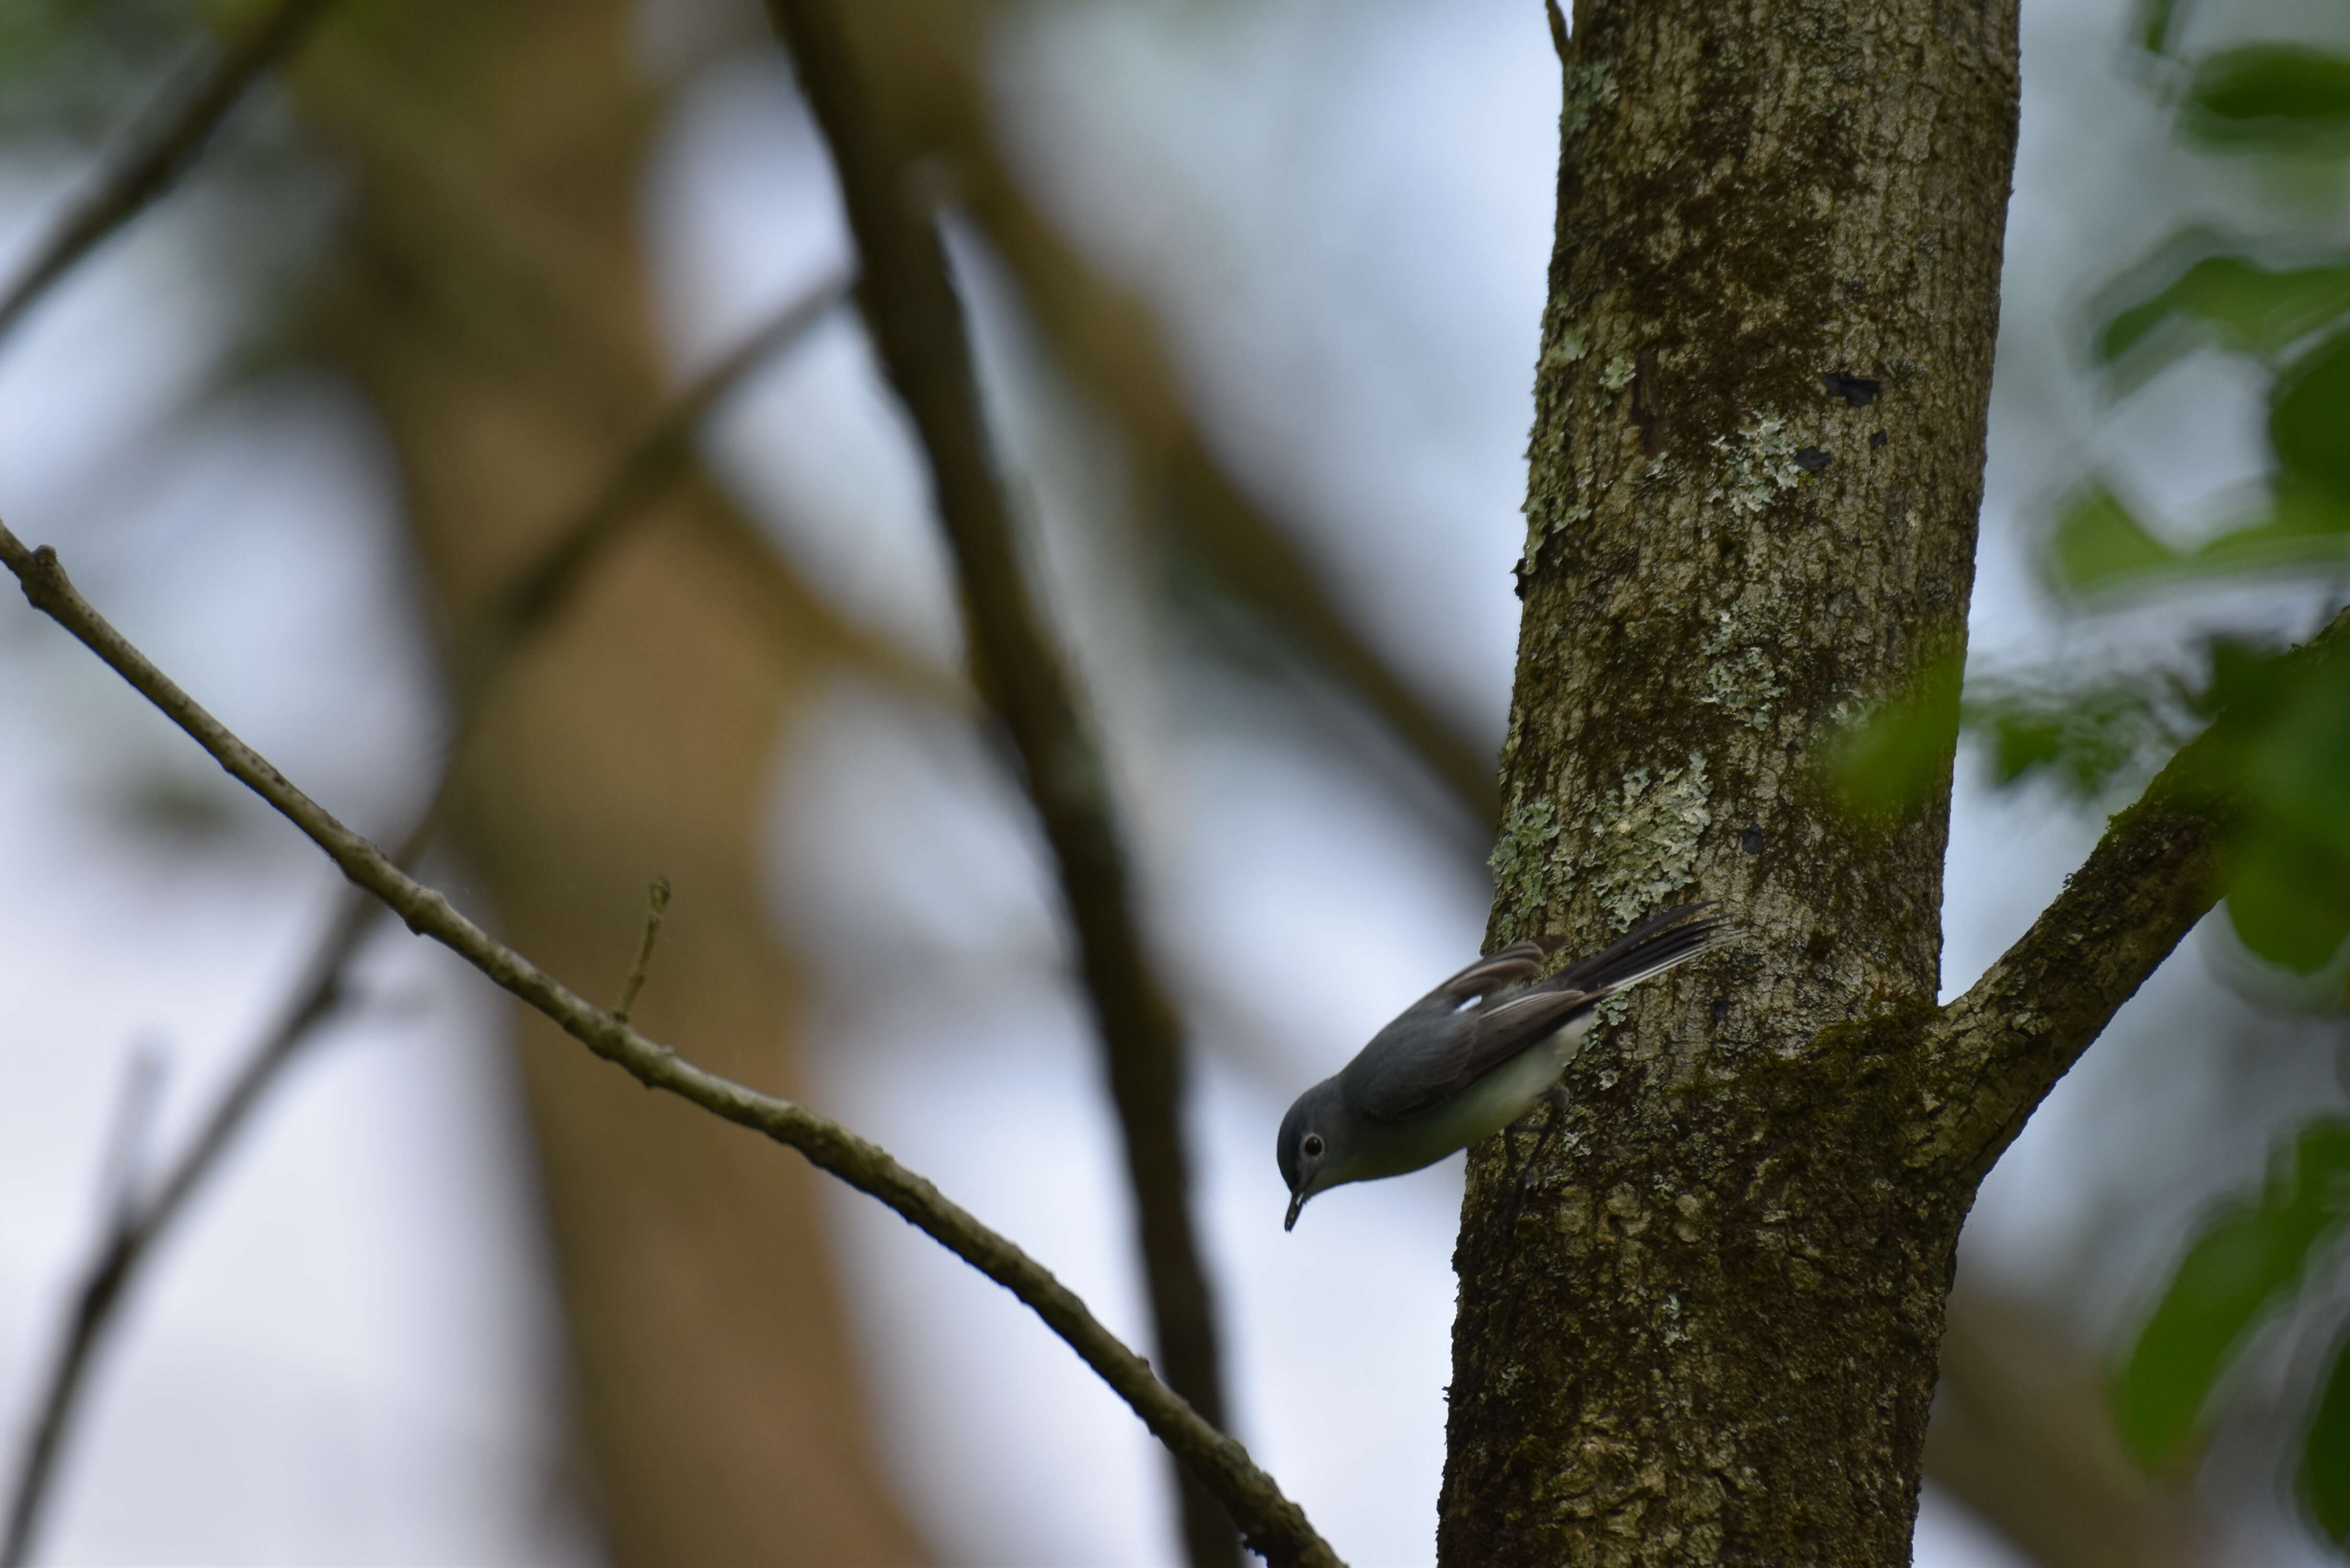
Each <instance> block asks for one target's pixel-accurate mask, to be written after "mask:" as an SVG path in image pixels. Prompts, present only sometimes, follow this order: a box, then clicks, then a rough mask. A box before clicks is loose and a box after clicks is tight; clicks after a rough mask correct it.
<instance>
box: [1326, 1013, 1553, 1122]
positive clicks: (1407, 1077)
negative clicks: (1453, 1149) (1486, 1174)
mask: <svg viewBox="0 0 2350 1568" xmlns="http://www.w3.org/2000/svg"><path fill="white" fill-rule="evenodd" d="M1598 1000H1599V998H1598V996H1596V995H1594V994H1592V993H1591V992H1581V991H1550V990H1543V991H1532V992H1525V993H1524V994H1523V995H1520V996H1513V997H1511V998H1509V999H1508V1000H1507V1001H1503V1002H1494V1003H1492V1004H1490V1005H1487V1006H1483V1007H1476V1008H1470V1009H1466V1010H1464V1011H1461V1012H1448V1013H1445V1014H1443V1015H1441V1016H1437V1017H1428V1016H1424V1015H1415V1013H1412V1012H1408V1013H1406V1014H1404V1015H1403V1016H1402V1017H1401V1018H1399V1019H1397V1020H1396V1021H1395V1022H1394V1023H1390V1024H1388V1026H1387V1027H1386V1028H1385V1029H1382V1030H1381V1031H1379V1033H1378V1038H1376V1039H1374V1040H1373V1041H1372V1042H1371V1043H1370V1044H1368V1045H1367V1046H1365V1047H1364V1048H1363V1053H1362V1054H1361V1055H1359V1056H1357V1057H1356V1058H1355V1060H1354V1061H1352V1062H1350V1063H1348V1064H1347V1070H1346V1071H1345V1072H1344V1073H1342V1074H1341V1075H1339V1083H1340V1092H1341V1093H1343V1094H1345V1095H1346V1096H1347V1099H1348V1101H1349V1102H1350V1103H1351V1104H1352V1105H1353V1106H1354V1108H1355V1109H1356V1110H1357V1112H1359V1113H1361V1114H1362V1115H1364V1116H1368V1117H1370V1118H1371V1119H1372V1120H1373V1121H1393V1120H1395V1119H1397V1118H1398V1117H1401V1116H1410V1115H1412V1114H1413V1113H1415V1112H1417V1111H1421V1110H1425V1109H1427V1108H1428V1107H1429V1106H1436V1105H1441V1104H1442V1103H1444V1102H1445V1101H1446V1100H1449V1099H1451V1097H1452V1096H1455V1095H1457V1094H1459V1093H1461V1090H1463V1089H1465V1088H1467V1087H1468V1086H1469V1085H1471V1084H1473V1083H1475V1082H1476V1081H1477V1080H1478V1079H1480V1078H1482V1077H1483V1076H1484V1075H1486V1074H1488V1073H1490V1072H1492V1071H1493V1069H1494V1068H1496V1067H1499V1066H1501V1065H1503V1064H1505V1063H1507V1062H1509V1061H1511V1060H1513V1058H1515V1057H1516V1056H1517V1055H1518V1054H1519V1053H1520V1052H1523V1051H1525V1050H1527V1049H1529V1048H1531V1047H1532V1046H1534V1045H1535V1044H1539V1043H1541V1042H1542V1041H1544V1040H1545V1039H1547V1038H1549V1036H1550V1035H1551V1033H1553V1032H1554V1031H1555V1030H1556V1029H1557V1028H1558V1027H1559V1026H1560V1025H1561V1024H1564V1023H1567V1022H1569V1021H1570V1020H1572V1019H1573V1018H1574V1017H1575V1014H1576V1013H1578V1012H1583V1011H1584V1010H1585V1009H1586V1008H1588V1007H1590V1006H1591V1005H1592V1004H1593V1003H1594V1002H1597V1001H1598Z"/></svg>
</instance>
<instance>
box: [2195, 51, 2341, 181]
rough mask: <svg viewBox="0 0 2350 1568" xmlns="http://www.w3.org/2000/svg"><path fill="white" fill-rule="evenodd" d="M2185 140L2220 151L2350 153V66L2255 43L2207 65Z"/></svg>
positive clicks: (2198, 78) (2200, 73)
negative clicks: (2197, 142)
mask: <svg viewBox="0 0 2350 1568" xmlns="http://www.w3.org/2000/svg"><path fill="white" fill-rule="evenodd" d="M2178 129H2179V131H2180V133H2181V134H2182V135H2184V136H2186V137H2188V138H2189V139H2190V140H2195V141H2199V142H2200V143H2202V144H2203V145H2204V146H2206V147H2210V148H2212V149H2214V150H2216V151H2230V152H2260V153H2270V154H2275V153H2320V154H2334V153H2344V152H2350V59H2345V58H2344V57H2342V56H2340V55H2335V54H2330V53H2328V52H2326V51H2324V50H2322V49H2313V48H2307V47H2303V46H2301V45H2298V44H2248V45H2246V46H2244V47H2241V48H2234V49H2224V50H2221V51H2220V53H2218V54H2216V55H2212V56H2210V57H2208V58H2206V59H2204V60H2203V61H2201V62H2200V63H2199V64H2198V65H2197V67H2195V73H2194V76H2193V77H2192V78H2191V79H2190V80H2189V84H2188V88H2187V98H2186V101H2185V102H2184V103H2183V104H2182V105H2181V106H2180V109H2179V116H2178Z"/></svg>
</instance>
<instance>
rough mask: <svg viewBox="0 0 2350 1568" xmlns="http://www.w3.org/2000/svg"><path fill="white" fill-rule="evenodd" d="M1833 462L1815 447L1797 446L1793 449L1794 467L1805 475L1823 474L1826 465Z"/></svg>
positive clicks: (1833, 460) (1825, 470) (1832, 459)
mask: <svg viewBox="0 0 2350 1568" xmlns="http://www.w3.org/2000/svg"><path fill="white" fill-rule="evenodd" d="M1832 462H1835V459H1834V458H1832V457H1830V456H1829V455H1828V454H1827V453H1826V452H1823V451H1821V450H1820V449H1819V448H1818V447H1815V446H1799V447H1797V448H1796V449H1795V466H1796V467H1797V468H1800V469H1802V470H1803V471H1804V472H1805V473H1825V472H1827V468H1828V464H1830V463H1832Z"/></svg>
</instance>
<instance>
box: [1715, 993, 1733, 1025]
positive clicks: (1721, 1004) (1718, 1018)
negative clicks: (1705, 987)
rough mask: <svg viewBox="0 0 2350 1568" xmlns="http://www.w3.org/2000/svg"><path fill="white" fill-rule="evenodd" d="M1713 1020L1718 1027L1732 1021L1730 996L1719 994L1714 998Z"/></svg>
mask: <svg viewBox="0 0 2350 1568" xmlns="http://www.w3.org/2000/svg"><path fill="white" fill-rule="evenodd" d="M1713 1022H1714V1026H1715V1027H1716V1028H1720V1027H1721V1025H1722V1024H1725V1023H1729V1022H1730V998H1728V997H1726V996H1717V997H1715V998H1714V999H1713Z"/></svg>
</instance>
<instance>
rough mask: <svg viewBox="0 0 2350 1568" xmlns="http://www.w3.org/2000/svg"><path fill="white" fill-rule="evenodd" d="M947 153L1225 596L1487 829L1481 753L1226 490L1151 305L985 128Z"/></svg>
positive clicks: (1277, 532) (1320, 577)
mask: <svg viewBox="0 0 2350 1568" xmlns="http://www.w3.org/2000/svg"><path fill="white" fill-rule="evenodd" d="M957 151H958V153H959V154H960V156H961V158H962V161H963V166H964V167H965V168H966V169H967V170H968V171H970V173H971V176H972V179H971V183H970V190H969V195H970V198H971V210H972V214H973V215H974V216H975V217H977V218H978V219H979V221H980V222H981V223H983V225H984V226H985V227H986V229H987V232H988V234H990V236H991V237H993V239H994V241H995V243H996V244H997V246H998V247H999V248H1000V249H1001V251H1002V252H1003V255H1004V257H1005V259H1006V260H1007V261H1009V262H1010V263H1011V265H1012V267H1013V270H1014V272H1015V273H1016V274H1017V275H1019V277H1020V279H1021V282H1022V284H1023V285H1024V297H1025V298H1026V299H1027V301H1028V303H1029V305H1030V306H1031V307H1032V308H1034V309H1035V312H1036V315H1037V318H1038V319H1039V320H1040V321H1041V322H1042V323H1043V324H1044V326H1045V330H1046V331H1047V332H1048V333H1049V334H1050V335H1051V336H1052V338H1053V341H1054V344H1055V347H1056V348H1058V349H1059V351H1060V354H1061V356H1062V358H1063V360H1064V362H1065V363H1066V364H1068V365H1069V366H1070V367H1071V369H1074V370H1075V371H1076V373H1077V374H1078V375H1079V376H1080V377H1082V378H1083V379H1085V380H1086V382H1087V384H1088V385H1089V386H1091V387H1092V388H1093V389H1095V390H1096V392H1097V393H1098V394H1099V395H1100V396H1101V397H1102V399H1103V400H1104V401H1105V402H1106V403H1107V405H1108V406H1109V407H1110V408H1111V409H1112V410H1114V411H1115V413H1116V414H1117V415H1118V419H1119V421H1120V423H1121V425H1122V427H1123V429H1124V430H1125V431H1126V432H1127V434H1128V439H1129V440H1131V441H1133V442H1134V443H1135V445H1136V447H1137V448H1138V449H1139V454H1140V455H1141V457H1142V458H1143V460H1144V462H1145V465H1146V469H1147V470H1148V471H1155V472H1156V474H1157V476H1158V483H1159V491H1160V498H1161V500H1162V501H1163V503H1164V512H1163V518H1162V520H1163V523H1164V524H1165V525H1167V526H1170V527H1171V528H1173V529H1175V530H1176V531H1177V532H1178V533H1179V534H1180V536H1181V537H1182V539H1183V540H1184V542H1185V543H1187V544H1188V545H1190V546H1191V549H1192V550H1193V551H1194V552H1196V554H1197V555H1198V556H1199V558H1200V559H1201V562H1202V563H1203V564H1204V565H1205V566H1207V567H1208V569H1209V571H1210V572H1211V574H1212V575H1213V576H1215V578H1216V579H1217V580H1218V581H1219V582H1220V583H1222V585H1223V587H1224V588H1225V589H1226V591H1228V592H1230V593H1231V594H1232V595H1233V596H1234V597H1237V598H1238V599H1240V600H1241V601H1242V602H1243V604H1246V605H1247V606H1249V607H1250V608H1252V609H1253V610H1254V611H1255V612H1256V613H1257V614H1258V615H1260V616H1262V617H1263V618H1265V619H1266V620H1267V621H1269V622H1271V623H1272V624H1273V625H1274V626H1275V627H1278V628H1281V630H1282V631H1283V632H1284V633H1285V634H1286V635H1287V636H1288V637H1289V638H1290V639H1293V640H1294V641H1295V644H1296V646H1297V647H1298V649H1300V650H1301V651H1303V652H1304V653H1305V655H1306V657H1307V658H1308V659H1310V660H1311V661H1313V662H1315V663H1316V664H1318V665H1320V666H1321V667H1322V669H1323V670H1326V672H1327V673H1328V674H1329V675H1331V676H1332V677H1334V678H1335V679H1336V680H1337V681H1338V682H1339V683H1340V684H1341V685H1343V686H1345V687H1347V688H1348V689H1350V690H1352V691H1355V692H1356V693H1357V694H1358V695H1359V696H1360V697H1361V698H1362V699H1363V701H1366V702H1367V703H1368V704H1369V705H1370V707H1371V709H1372V711H1375V712H1377V713H1378V715H1379V716H1380V717H1381V718H1382V719H1384V720H1385V721H1386V722H1387V723H1388V726H1389V727H1390V728H1391V729H1392V730H1393V731H1394V732H1395V733H1396V734H1397V735H1398V736H1399V738H1400V739H1401V740H1402V741H1403V742H1404V743H1405V744H1406V745H1407V746H1409V748H1410V749H1411V750H1412V751H1413V752H1415V753H1418V754H1419V757H1420V758H1421V759H1422V760H1423V761H1424V762H1425V763H1427V764H1428V766H1429V768H1430V770H1431V771H1432V772H1434V774H1436V776H1437V777H1438V778H1439V779H1440V780H1441V781H1442V782H1443V784H1444V785H1445V786H1446V788H1447V789H1449V790H1450V791H1451V794H1453V795H1454V797H1455V798H1457V799H1458V800H1459V801H1460V802H1461V805H1462V806H1463V807H1464V808H1465V809H1466V810H1467V812H1468V813H1469V815H1470V816H1471V819H1472V820H1473V821H1474V822H1475V823H1476V824H1477V825H1478V827H1479V829H1480V830H1481V831H1482V830H1483V829H1486V828H1490V827H1491V826H1492V824H1493V823H1494V822H1495V821H1496V820H1497V819H1498V817H1499V815H1500V796H1499V794H1497V793H1496V784H1495V776H1496V769H1495V767H1494V763H1493V754H1492V747H1491V746H1490V745H1488V744H1484V743H1482V742H1479V741H1477V740H1475V739H1473V738H1471V735H1470V734H1469V732H1468V728H1467V726H1465V725H1463V724H1462V723H1461V722H1459V721H1458V720H1456V719H1454V718H1452V717H1451V716H1450V715H1447V714H1445V713H1443V712H1441V711H1439V710H1438V708H1437V707H1436V706H1435V705H1434V704H1432V703H1430V701H1428V699H1427V698H1425V697H1423V696H1421V695H1420V693H1419V691H1416V690H1415V689H1414V688H1413V686H1412V684H1411V682H1410V681H1409V680H1407V679H1405V677H1404V676H1403V674H1402V673H1401V672H1400V671H1399V670H1397V669H1396V667H1395V665H1394V664H1393V663H1392V662H1391V661H1390V660H1389V659H1388V656H1387V655H1386V654H1385V653H1384V652H1382V651H1381V650H1380V649H1378V648H1377V647H1375V646H1374V645H1373V644H1372V643H1371V641H1370V640H1369V639H1367V638H1366V637H1364V636H1363V634H1362V633H1361V632H1360V631H1359V630H1357V628H1356V626H1355V623H1354V621H1353V620H1352V619H1351V618H1349V617H1348V615H1347V612H1346V611H1345V610H1344V609H1343V608H1341V607H1340V606H1339V605H1338V603H1337V601H1336V599H1335V598H1334V597H1332V596H1331V594H1330V592H1329V590H1328V588H1327V587H1326V586H1325V584H1326V580H1327V574H1326V572H1324V571H1323V570H1321V569H1320V568H1319V567H1318V566H1316V565H1315V563H1314V562H1313V561H1312V560H1311V559H1310V558H1309V557H1308V556H1307V554H1306V552H1305V550H1304V549H1303V548H1302V547H1300V546H1299V545H1298V544H1297V543H1296V541H1295V539H1294V538H1293V537H1292V536H1291V535H1290V534H1289V532H1288V530H1286V529H1285V528H1284V527H1282V526H1281V525H1280V524H1278V523H1276V522H1274V519H1272V518H1271V517H1269V516H1267V515H1266V514H1265V513H1264V511H1263V508H1262V507H1261V506H1260V505H1258V504H1257V503H1256V502H1255V501H1254V500H1253V499H1252V498H1251V497H1250V496H1249V495H1248V494H1247V493H1246V492H1245V491H1243V489H1242V488H1241V486H1240V485H1239V484H1238V483H1235V482H1234V480H1233V478H1232V473H1231V472H1230V471H1229V470H1228V469H1227V468H1226V467H1225V465H1224V463H1223V462H1222V459H1220V458H1219V457H1217V455H1216V454H1215V453H1214V452H1212V451H1211V449H1210V448H1209V446H1208V443H1207V441H1206V440H1205V438H1204V437H1202V435H1201V432H1200V430H1199V427H1198V425H1197V423H1196V422H1195V421H1193V420H1192V418H1191V414H1190V413H1189V412H1188V411H1187V410H1185V409H1184V408H1183V406H1182V400H1181V397H1180V393H1179V392H1178V391H1177V390H1176V388H1175V384H1174V375H1173V372H1172V370H1171V369H1170V366H1169V364H1168V362H1167V355H1166V350H1165V348H1164V347H1163V345H1162V344H1161V343H1160V341H1159V327H1158V323H1157V322H1156V321H1155V320H1154V319H1153V318H1152V317H1151V315H1150V312H1149V309H1148V307H1147V306H1143V305H1142V304H1141V303H1140V302H1139V301H1136V300H1133V299H1130V298H1128V297H1125V296H1122V295H1121V294H1120V293H1119V291H1118V290H1117V289H1116V288H1114V287H1113V286H1111V285H1110V284H1109V283H1108V282H1107V281H1106V280H1105V279H1104V278H1103V277H1102V276H1101V275H1100V274H1099V273H1098V272H1097V270H1096V269H1094V268H1093V267H1092V266H1090V265H1088V264H1087V262H1086V261H1085V260H1084V259H1083V258H1082V257H1080V256H1079V255H1078V254H1076V251H1075V250H1074V249H1073V248H1072V247H1071V246H1070V245H1069V244H1068V242H1067V241H1066V240H1065V239H1063V238H1062V237H1061V236H1060V234H1058V233H1056V232H1055V230H1054V229H1053V228H1052V227H1051V225H1050V224H1049V223H1046V222H1045V220H1044V218H1043V217H1041V216H1040V215H1039V214H1038V213H1036V211H1035V208H1034V207H1033V206H1032V205H1031V204H1030V203H1029V202H1028V200H1027V198H1026V196H1025V195H1024V193H1023V192H1021V191H1020V189H1019V187H1018V185H1017V183H1016V182H1015V181H1014V178H1013V176H1012V174H1011V171H1008V170H1006V169H1005V168H1004V167H1003V163H1002V161H1001V156H1000V154H999V153H998V152H997V151H996V150H995V147H994V145H993V141H992V140H989V138H988V137H987V136H986V134H985V133H984V130H983V129H982V128H977V127H974V128H973V129H972V132H971V134H969V135H967V136H964V137H962V138H961V139H960V140H959V141H958V145H957Z"/></svg>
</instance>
